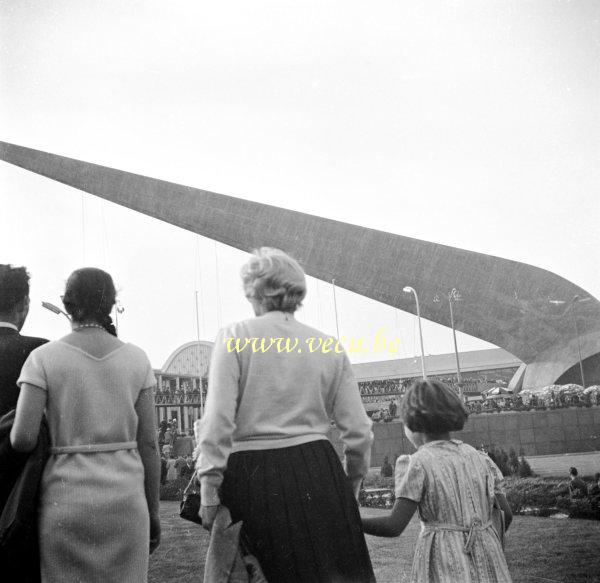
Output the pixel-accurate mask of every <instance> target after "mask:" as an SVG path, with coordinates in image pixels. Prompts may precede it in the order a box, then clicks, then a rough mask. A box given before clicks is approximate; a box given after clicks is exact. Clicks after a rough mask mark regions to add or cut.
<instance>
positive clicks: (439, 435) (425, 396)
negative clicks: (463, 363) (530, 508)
mask: <svg viewBox="0 0 600 583" xmlns="http://www.w3.org/2000/svg"><path fill="white" fill-rule="evenodd" d="M400 416H401V418H402V421H403V423H404V431H405V433H406V436H407V437H408V439H409V440H410V441H411V442H412V444H413V445H414V446H415V447H416V448H417V452H416V453H415V454H413V455H412V456H410V461H409V463H408V468H406V467H402V468H398V465H397V474H399V475H397V478H396V503H395V505H394V508H393V509H392V511H391V513H390V514H389V515H388V516H382V517H375V518H363V519H362V521H363V528H364V531H365V533H367V534H373V535H375V536H386V537H393V536H399V535H400V534H401V533H402V531H403V530H404V529H405V528H406V525H407V524H408V523H409V522H410V519H411V518H412V516H413V514H414V513H415V510H417V509H418V510H419V517H420V519H421V533H420V535H419V539H418V542H417V547H416V549H415V556H414V559H413V566H412V575H411V579H410V580H411V581H412V582H413V583H417V582H418V583H421V582H422V583H429V582H440V583H442V582H443V583H450V582H456V583H475V582H478V583H479V582H486V583H487V582H490V583H492V582H501V583H506V582H510V581H511V577H510V574H509V572H508V567H507V565H506V559H505V558H504V553H503V551H502V546H501V544H500V540H499V538H498V534H497V532H496V530H495V529H494V527H493V526H492V522H491V514H492V507H493V504H494V500H496V501H497V503H498V505H499V506H500V508H501V509H502V510H503V511H504V513H505V521H506V527H507V528H508V525H509V524H510V522H511V520H512V514H511V511H510V507H509V506H508V503H507V502H506V498H505V496H504V494H503V493H502V489H501V487H502V479H503V478H502V473H501V472H500V470H499V469H498V467H497V466H496V465H495V464H494V462H493V461H492V460H491V459H490V458H489V457H488V456H487V455H486V454H484V453H482V452H479V451H477V450H476V449H474V448H473V447H471V446H470V445H467V444H465V443H462V442H461V441H459V440H457V439H451V438H450V431H458V430H461V429H462V428H463V425H464V423H465V421H466V419H467V416H468V413H467V411H466V410H465V408H464V406H463V404H462V402H461V400H460V399H459V397H458V396H457V395H456V393H454V391H452V390H451V389H450V388H448V387H447V386H446V385H444V384H443V383H440V382H437V381H431V380H420V381H417V382H415V383H414V384H413V385H412V386H411V387H410V388H409V389H408V391H407V392H406V395H405V396H404V399H403V400H402V403H401V405H400ZM400 459H401V460H403V458H400ZM403 462H405V460H403ZM398 470H400V471H398Z"/></svg>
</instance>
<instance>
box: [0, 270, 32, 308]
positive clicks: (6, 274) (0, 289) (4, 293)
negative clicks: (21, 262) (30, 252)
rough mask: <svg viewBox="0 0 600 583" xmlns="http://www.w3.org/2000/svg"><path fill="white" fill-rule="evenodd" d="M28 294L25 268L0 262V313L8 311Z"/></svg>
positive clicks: (27, 278)
mask: <svg viewBox="0 0 600 583" xmlns="http://www.w3.org/2000/svg"><path fill="white" fill-rule="evenodd" d="M28 295H29V273H27V269H25V268H24V267H13V266H12V265H3V264H0V313H5V312H10V311H11V310H12V309H13V308H14V307H15V306H16V305H17V304H18V303H19V302H20V301H21V300H23V299H24V298H26V297H27V296H28Z"/></svg>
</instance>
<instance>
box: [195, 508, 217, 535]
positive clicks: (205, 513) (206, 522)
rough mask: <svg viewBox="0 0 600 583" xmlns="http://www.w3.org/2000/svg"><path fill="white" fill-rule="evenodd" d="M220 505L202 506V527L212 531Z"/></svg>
mask: <svg viewBox="0 0 600 583" xmlns="http://www.w3.org/2000/svg"><path fill="white" fill-rule="evenodd" d="M218 509H219V507H218V506H200V513H199V514H200V520H202V528H205V529H206V530H208V531H210V529H211V528H212V525H213V522H214V521H215V518H216V516H217V510H218Z"/></svg>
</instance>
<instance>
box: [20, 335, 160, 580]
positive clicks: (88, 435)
mask: <svg viewBox="0 0 600 583" xmlns="http://www.w3.org/2000/svg"><path fill="white" fill-rule="evenodd" d="M22 383H28V384H31V385H34V386H36V387H38V388H39V389H40V390H43V391H45V392H46V393H47V401H46V417H47V420H48V425H49V428H50V439H51V444H52V446H53V447H55V448H65V447H70V446H90V449H91V450H94V449H98V448H97V446H98V445H100V444H104V445H107V444H126V443H127V442H135V441H136V437H137V427H138V418H137V414H136V412H135V404H136V401H137V399H138V397H139V395H140V392H141V391H143V390H146V389H147V390H152V387H153V386H154V384H155V380H154V374H153V372H152V368H151V366H150V363H149V361H148V358H147V356H146V354H145V353H144V352H143V351H142V350H140V349H139V348H137V347H136V346H134V345H132V344H125V345H123V346H121V347H120V348H117V349H116V350H114V351H113V352H111V353H109V354H108V355H106V356H105V357H103V358H95V357H93V356H91V355H89V354H87V353H86V352H84V351H82V350H80V349H79V348H77V347H74V346H72V345H70V344H66V343H64V342H61V341H55V342H50V343H48V344H45V345H44V346H41V347H40V348H38V349H36V350H34V351H33V352H32V353H31V355H30V356H29V358H28V359H27V361H26V362H25V364H24V366H23V369H22V371H21V376H20V378H19V381H18V384H19V385H21V384H22ZM134 445H135V444H134ZM113 447H116V446H114V445H113ZM77 449H78V450H81V447H77ZM149 528H150V527H149V516H148V508H147V503H146V497H145V494H144V468H143V465H142V461H141V458H140V456H139V453H138V451H137V449H136V448H135V447H131V446H130V448H128V449H118V450H116V451H90V452H86V453H82V452H78V453H58V454H53V455H51V456H50V458H49V460H48V462H47V464H46V467H45V470H44V474H43V477H42V485H41V499H40V513H39V533H40V554H41V574H42V581H43V582H52V583H53V582H57V583H58V582H61V583H69V582H73V583H74V582H83V581H85V582H86V583H94V582H98V583H100V582H102V583H107V582H123V581H128V582H144V581H146V580H147V573H148V549H149Z"/></svg>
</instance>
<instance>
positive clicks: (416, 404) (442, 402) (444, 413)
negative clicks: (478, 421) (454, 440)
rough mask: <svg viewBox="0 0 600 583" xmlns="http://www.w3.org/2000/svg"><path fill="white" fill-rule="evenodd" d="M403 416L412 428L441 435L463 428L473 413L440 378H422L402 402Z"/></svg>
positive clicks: (403, 419) (401, 413)
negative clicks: (437, 379) (468, 410)
mask: <svg viewBox="0 0 600 583" xmlns="http://www.w3.org/2000/svg"><path fill="white" fill-rule="evenodd" d="M400 417H401V418H402V421H403V423H404V425H406V426H407V427H408V428H409V429H410V430H411V431H418V432H421V433H429V434H432V435H437V434H440V433H447V432H449V431H460V430H461V429H462V428H463V427H464V425H465V421H466V420H467V418H468V417H469V413H468V412H467V410H466V409H465V406H464V405H463V403H462V401H461V400H460V397H459V396H458V395H457V394H456V393H455V392H454V391H453V390H452V389H451V388H450V387H448V386H446V385H445V384H444V383H441V382H440V381H433V380H424V379H421V380H418V381H415V382H414V383H413V384H412V385H411V386H410V387H409V388H408V390H407V391H406V393H405V395H404V397H403V399H402V401H401V403H400Z"/></svg>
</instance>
